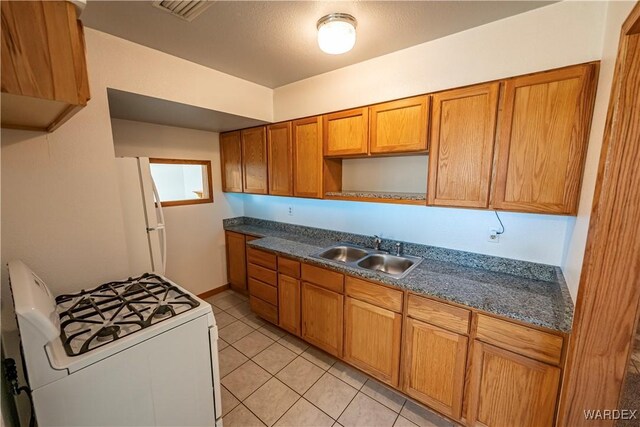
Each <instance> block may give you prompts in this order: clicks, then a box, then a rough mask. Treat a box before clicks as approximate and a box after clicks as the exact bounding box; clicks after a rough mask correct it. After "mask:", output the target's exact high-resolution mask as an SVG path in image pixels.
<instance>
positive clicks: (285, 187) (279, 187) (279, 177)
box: [267, 122, 293, 196]
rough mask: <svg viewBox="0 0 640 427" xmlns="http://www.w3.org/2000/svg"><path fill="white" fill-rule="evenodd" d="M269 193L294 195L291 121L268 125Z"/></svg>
mask: <svg viewBox="0 0 640 427" xmlns="http://www.w3.org/2000/svg"><path fill="white" fill-rule="evenodd" d="M267 147H268V155H267V157H268V159H269V170H268V175H269V194H273V195H276V196H292V195H293V158H292V157H293V153H292V148H293V145H292V143H291V122H286V123H278V124H275V125H269V126H267Z"/></svg>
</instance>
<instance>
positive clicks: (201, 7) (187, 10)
mask: <svg viewBox="0 0 640 427" xmlns="http://www.w3.org/2000/svg"><path fill="white" fill-rule="evenodd" d="M213 3H215V1H207V0H194V1H193V0H192V1H190V0H185V1H166V0H156V1H154V2H153V5H154V6H155V7H157V8H158V9H162V10H164V11H165V12H169V13H170V14H172V15H174V16H177V17H178V18H182V19H184V20H185V21H189V22H191V21H193V20H194V19H195V18H196V17H197V16H198V15H200V14H201V13H202V12H204V11H205V10H207V9H208V8H209V6H211V5H212V4H213Z"/></svg>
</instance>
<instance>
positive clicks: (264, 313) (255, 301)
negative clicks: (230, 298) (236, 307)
mask: <svg viewBox="0 0 640 427" xmlns="http://www.w3.org/2000/svg"><path fill="white" fill-rule="evenodd" d="M249 306H250V307H251V311H253V312H254V313H256V314H257V315H258V316H260V317H262V318H263V319H264V320H268V321H269V322H271V323H274V324H276V325H277V324H278V307H276V306H275V305H272V304H269V303H268V302H265V301H262V300H261V299H260V298H256V297H254V296H252V295H249Z"/></svg>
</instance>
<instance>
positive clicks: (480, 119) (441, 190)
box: [427, 83, 500, 208]
mask: <svg viewBox="0 0 640 427" xmlns="http://www.w3.org/2000/svg"><path fill="white" fill-rule="evenodd" d="M499 89H500V83H489V84H482V85H477V86H471V87H467V88H463V89H454V90H448V91H445V92H440V93H436V94H435V95H433V113H432V115H431V149H430V152H429V188H428V191H427V198H428V202H429V204H431V205H438V206H460V207H475V208H486V207H488V206H489V183H490V181H491V170H492V164H493V146H494V141H495V127H496V116H497V113H498V92H499Z"/></svg>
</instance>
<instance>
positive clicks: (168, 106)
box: [107, 88, 266, 132]
mask: <svg viewBox="0 0 640 427" xmlns="http://www.w3.org/2000/svg"><path fill="white" fill-rule="evenodd" d="M107 96H108V98H109V114H110V116H111V117H113V118H115V119H125V120H134V121H137V122H147V123H156V124H160V125H165V126H177V127H183V128H188V129H199V130H207V131H210V132H225V131H228V130H234V129H243V128H248V127H251V126H259V125H263V124H265V123H266V122H263V121H261V120H255V119H249V118H247V117H242V116H236V115H234V114H228V113H223V112H220V111H214V110H208V109H206V108H200V107H194V106H192V105H186V104H180V103H178V102H173V101H167V100H165V99H159V98H153V97H150V96H145V95H138V94H136V93H131V92H124V91H121V90H116V89H111V88H109V89H107Z"/></svg>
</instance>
